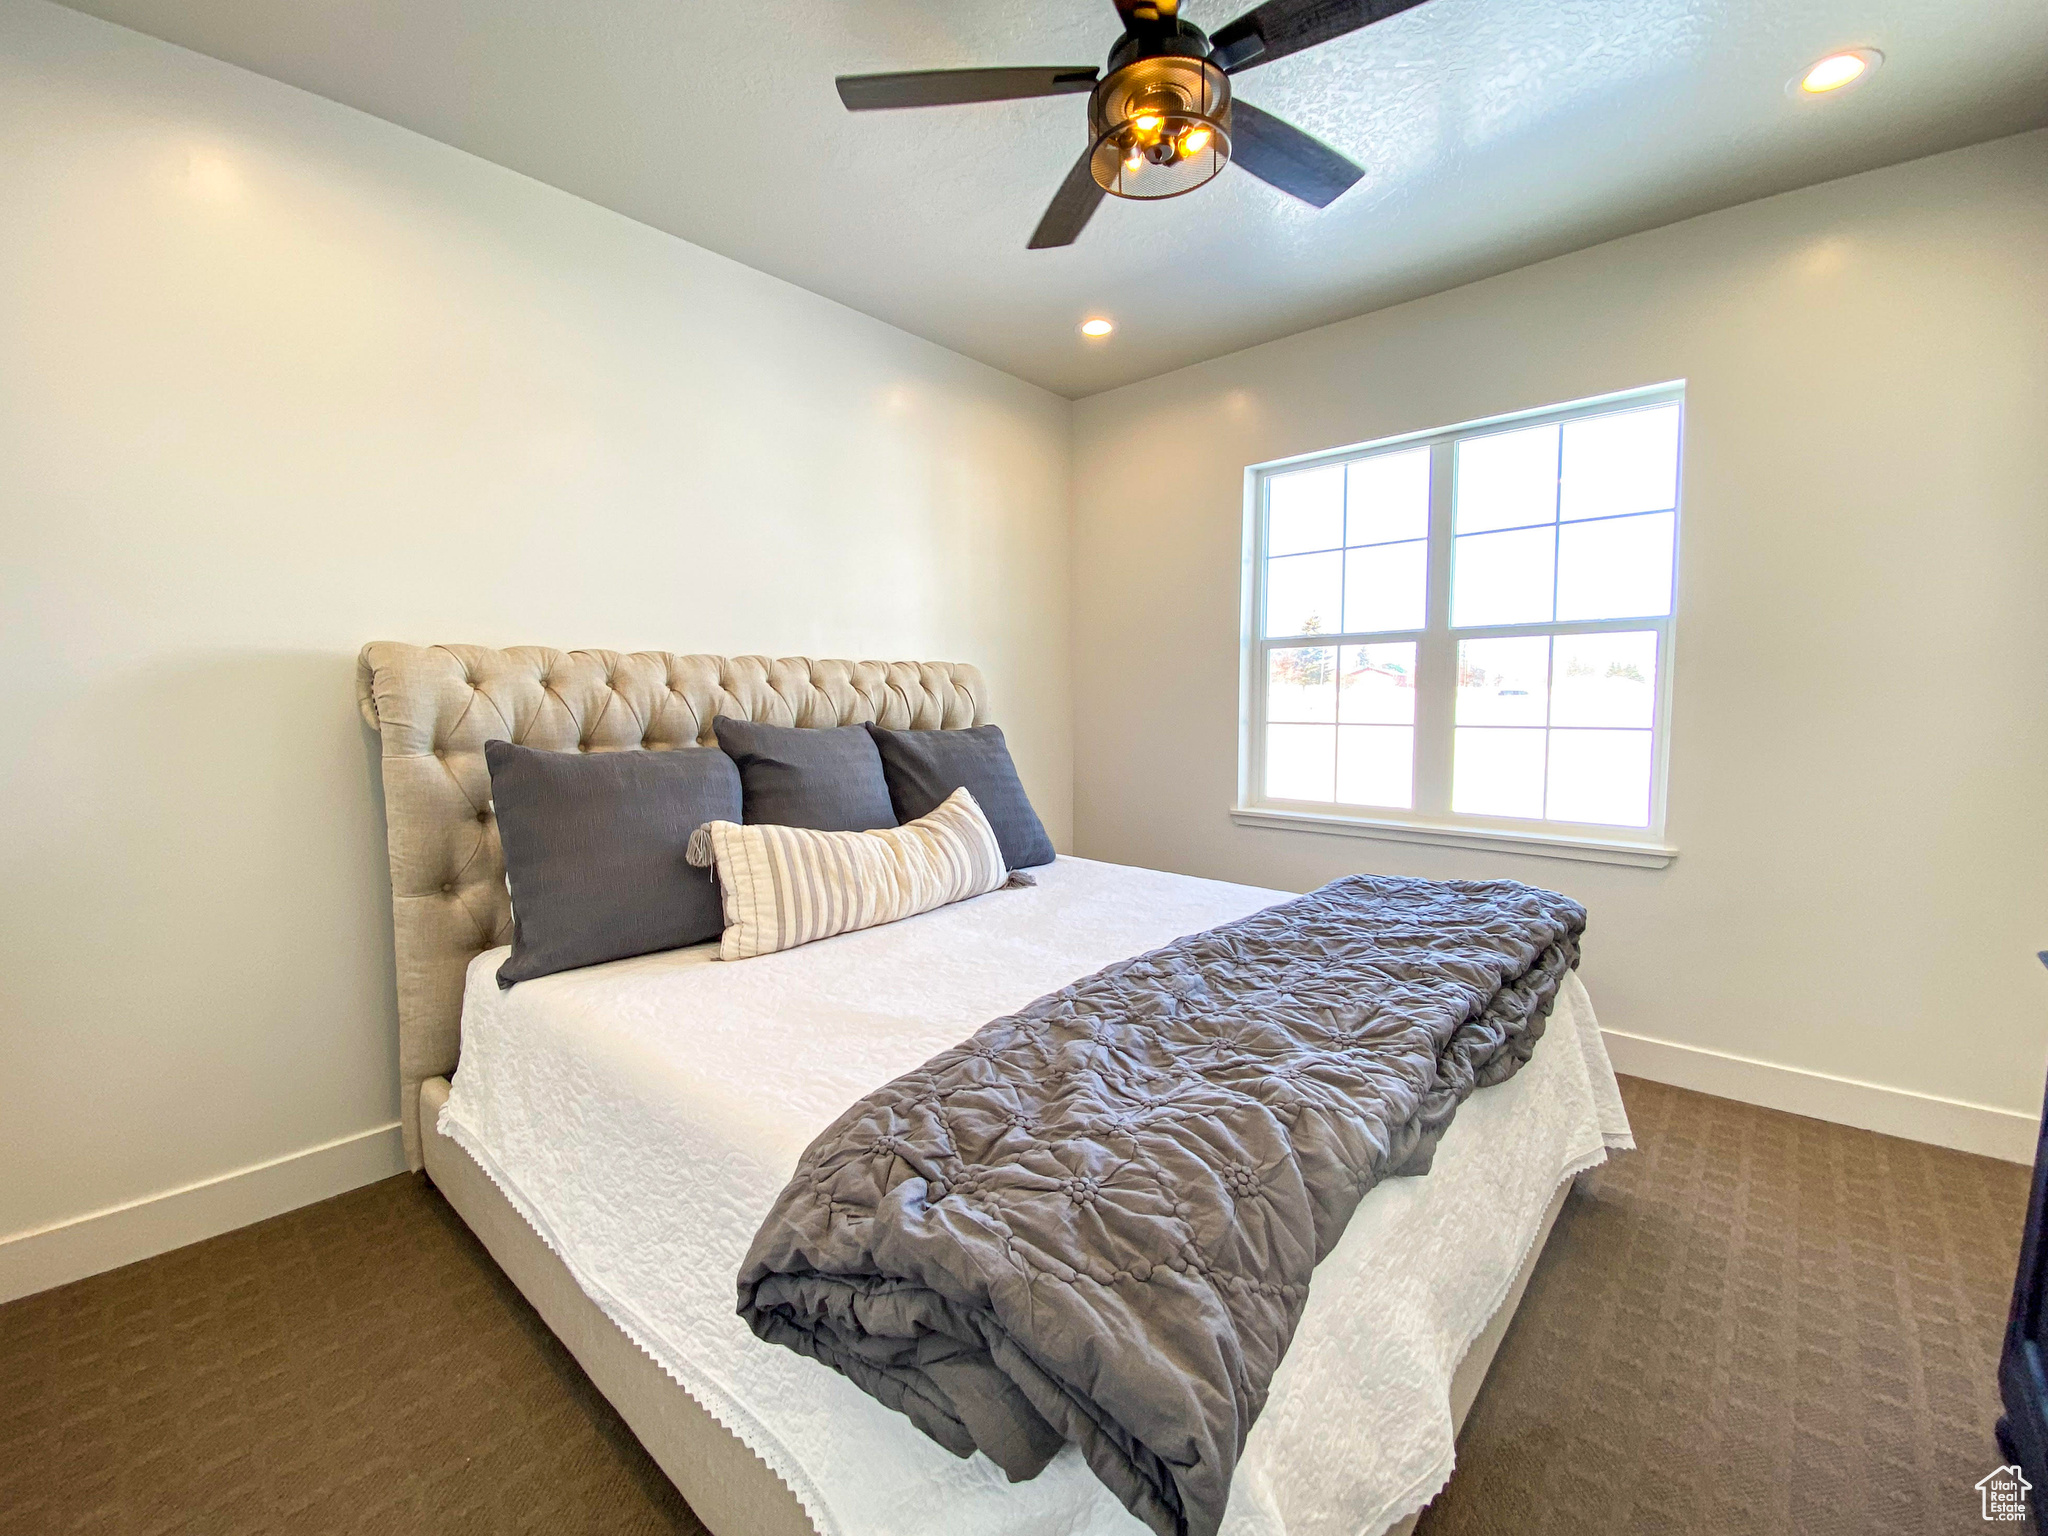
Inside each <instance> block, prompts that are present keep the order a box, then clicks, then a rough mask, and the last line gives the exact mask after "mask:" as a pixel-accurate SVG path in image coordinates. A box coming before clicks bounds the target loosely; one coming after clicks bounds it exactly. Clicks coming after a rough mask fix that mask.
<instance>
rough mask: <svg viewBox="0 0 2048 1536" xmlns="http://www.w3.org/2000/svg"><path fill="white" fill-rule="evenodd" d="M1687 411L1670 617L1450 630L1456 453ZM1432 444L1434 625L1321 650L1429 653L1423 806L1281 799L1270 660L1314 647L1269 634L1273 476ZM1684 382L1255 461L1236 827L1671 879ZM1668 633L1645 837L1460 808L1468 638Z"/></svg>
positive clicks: (1420, 682) (1660, 660) (1660, 654)
mask: <svg viewBox="0 0 2048 1536" xmlns="http://www.w3.org/2000/svg"><path fill="white" fill-rule="evenodd" d="M1666 404H1670V405H1676V406H1678V408H1679V435H1678V440H1679V448H1678V453H1679V476H1678V483H1679V491H1678V496H1677V500H1676V504H1675V505H1674V507H1673V529H1674V531H1673V537H1672V575H1671V609H1672V611H1671V612H1670V613H1668V614H1665V615H1664V616H1662V617H1660V618H1636V619H1602V620H1593V621H1577V622H1569V623H1560V622H1553V623H1548V624H1496V625H1487V626H1484V627H1471V628H1465V629H1455V630H1454V629H1453V628H1452V627H1451V622H1450V619H1451V613H1450V607H1451V564H1452V560H1453V558H1454V555H1455V545H1454V542H1453V540H1454V533H1453V529H1452V522H1451V519H1452V513H1453V508H1454V507H1455V505H1456V501H1455V495H1456V484H1455V478H1456V462H1457V453H1456V444H1457V443H1458V442H1459V441H1460V440H1461V439H1466V438H1472V437H1478V436H1483V435H1486V434H1488V433H1492V432H1503V431H1513V430H1516V429H1519V428H1523V427H1536V426H1548V425H1550V424H1551V423H1553V422H1567V421H1573V420H1576V419H1578V418H1580V417H1584V416H1600V415H1605V414H1607V413H1608V412H1611V411H1615V410H1622V409H1628V408H1631V407H1645V406H1655V405H1666ZM1422 446H1427V447H1428V448H1429V450H1430V482H1429V536H1428V543H1429V554H1428V574H1427V577H1426V580H1427V582H1428V606H1427V611H1426V614H1425V620H1424V627H1423V628H1421V629H1419V630H1400V631H1376V632H1371V633H1360V634H1350V633H1345V634H1333V635H1317V636H1315V637H1314V641H1313V643H1314V644H1316V645H1319V646H1329V647H1333V648H1334V647H1337V646H1342V645H1379V644H1386V643H1389V642H1394V643H1399V642H1404V641H1411V640H1412V641H1414V642H1415V646H1416V689H1415V779H1414V783H1415V792H1414V795H1413V801H1414V807H1415V808H1414V809H1413V810H1407V811H1402V810H1392V809H1386V808H1381V807H1361V806H1343V805H1330V804H1324V803H1320V802H1306V801H1295V800H1271V799H1267V798H1265V797H1264V795H1263V794H1262V793H1261V786H1263V784H1264V783H1265V762H1264V756H1265V738H1266V732H1265V718H1266V682H1267V677H1268V663H1267V656H1268V654H1269V653H1270V652H1271V651H1273V650H1275V649H1283V650H1284V649H1288V648H1291V647H1295V646H1299V645H1302V644H1303V643H1305V642H1304V640H1303V639H1302V637H1300V636H1288V637H1285V638H1282V639H1276V640H1268V639H1266V638H1265V627H1266V625H1265V587H1266V583H1265V569H1266V488H1267V485H1268V483H1269V482H1270V481H1271V479H1272V478H1273V477H1274V476H1275V475H1278V474H1283V473H1287V472H1291V471H1294V470H1300V469H1314V468H1320V467H1322V466H1325V465H1331V464H1349V463H1352V462H1355V461H1357V460H1359V459H1367V458H1372V457H1375V456H1376V455H1379V454H1383V453H1394V452H1401V451H1406V450H1412V449H1414V448H1417V447H1422ZM1684 470H1685V384H1684V381H1683V380H1679V381H1675V382H1672V383H1667V384H1655V385H1650V386H1647V387H1645V388H1642V389H1632V390H1624V391H1622V392H1620V393H1618V394H1612V395H1601V396H1598V397H1596V398H1593V399H1588V400H1575V401H1572V402H1571V403H1569V404H1566V405H1558V406H1547V407H1545V408H1543V409H1541V410H1534V411H1523V412H1518V413H1516V414H1514V415H1508V416H1491V417H1487V418H1485V419H1483V420H1479V421H1468V422H1463V423H1461V424H1459V425H1457V426H1454V427H1444V428H1440V429H1438V430H1435V431H1429V432H1413V433H1409V434H1406V435H1405V436H1401V437H1390V438H1382V439H1380V440H1378V441H1376V442H1370V443H1362V444H1357V445H1354V446H1352V447H1349V448H1337V449H1332V450H1330V451H1328V452H1325V453H1313V454H1303V455H1301V456H1299V457H1296V458H1291V459H1276V460H1273V461H1271V462H1269V463H1265V464H1255V465H1252V466H1251V467H1250V468H1249V469H1247V470H1246V471H1245V545H1244V593H1243V599H1244V601H1243V628H1242V631H1241V651H1242V657H1241V660H1242V681H1241V686H1240V689H1239V701H1240V706H1239V712H1238V791H1237V804H1236V805H1235V806H1234V807H1233V808H1232V810H1231V818H1232V820H1234V821H1236V822H1237V823H1238V824H1239V825H1242V826H1257V827H1277V828H1283V829H1288V830H1296V831H1315V832H1337V833H1343V834H1347V835H1350V836H1355V837H1371V838H1380V839H1384V840H1389V841H1394V842H1410V843H1433V844H1438V845H1444V846H1451V847H1461V848H1477V849H1483V850H1488V851H1493V852H1501V853H1524V854H1538V855H1542V856H1545V857H1551V858H1566V859H1581V860H1586V861H1589V862H1593V863H1602V864H1628V865H1636V866H1639V867H1645V868H1652V869H1661V868H1663V867H1664V866H1665V865H1667V864H1669V863H1670V862H1671V861H1672V859H1674V858H1675V857H1677V854H1678V850H1677V849H1676V848H1675V847H1672V846H1671V845H1670V844H1668V843H1667V842H1665V840H1664V829H1665V817H1666V805H1665V789H1666V779H1667V772H1668V768H1669V756H1670V741H1671V678H1672V667H1673V661H1674V651H1675V648H1676V638H1677V637H1676V630H1677V608H1678V560H1679V554H1678V552H1679V548H1680V545H1681V543H1682V538H1681V536H1680V530H1682V529H1683V526H1684V513H1683V505H1684V501H1685V493H1684V483H1685V472H1684ZM1645 630H1651V631H1654V632H1655V633H1656V635H1657V702H1656V720H1655V724H1654V728H1653V730H1652V732H1651V763H1650V822H1649V826H1648V827H1647V828H1644V827H1604V826H1596V825H1590V824H1585V823H1577V822H1559V821H1537V820H1522V819H1517V818H1511V817H1504V816H1474V815H1470V814H1460V813H1458V812H1455V811H1453V810H1452V809H1451V808H1450V806H1451V753H1452V746H1453V741H1454V736H1453V734H1452V733H1453V730H1454V724H1453V721H1452V718H1451V711H1452V710H1453V708H1454V707H1455V704H1456V689H1455V686H1454V685H1453V684H1452V683H1450V682H1447V681H1446V679H1447V678H1452V677H1454V676H1455V669H1456V666H1457V642H1458V641H1459V640H1461V639H1492V638H1496V637H1508V636H1521V635H1552V636H1555V635H1582V634H1598V633H1601V632H1603V631H1605V632H1615V631H1626V632H1630V633H1641V632H1642V631H1645Z"/></svg>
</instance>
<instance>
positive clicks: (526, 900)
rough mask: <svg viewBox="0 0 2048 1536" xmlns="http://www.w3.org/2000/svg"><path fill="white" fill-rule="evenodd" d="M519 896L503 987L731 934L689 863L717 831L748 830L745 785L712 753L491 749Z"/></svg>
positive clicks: (705, 873) (504, 745) (700, 873)
mask: <svg viewBox="0 0 2048 1536" xmlns="http://www.w3.org/2000/svg"><path fill="white" fill-rule="evenodd" d="M484 760H485V761H486V762H487V763H489V764H490V769H491V800H492V803H493V804H494V805H495V806H496V808H497V816H498V837H499V840H500V841H501V842H502V843H503V844H504V848H505V875H506V879H507V880H508V882H509V883H510V885H511V887H512V954H511V957H510V958H509V959H507V960H506V961H505V963H504V964H503V965H501V966H499V967H498V985H499V986H501V987H510V986H512V985H513V984H514V983H515V982H521V981H531V980H533V979H534V978H535V977H536V976H550V975H553V974H554V973H555V972H556V971H568V970H574V969H575V968H576V967H577V966H582V965H596V964H598V963H599V962H600V961H604V960H620V959H623V958H625V957H626V956H627V955H644V954H647V953H649V952H650V951H653V950H657V949H678V948H680V947H681V946H683V945H685V944H701V943H703V942H704V941H705V940H706V939H715V938H717V937H718V936H719V935H720V933H722V932H723V931H724V929H725V909H724V905H723V903H722V902H721V901H720V899H719V893H718V881H717V879H716V878H715V877H714V876H713V874H712V872H711V871H710V870H708V869H694V868H692V867H691V866H690V864H689V862H688V861H687V860H685V859H684V857H683V853H684V850H685V849H686V848H687V847H688V845H689V842H690V834H691V833H692V832H694V831H696V830H697V829H698V828H699V827H701V826H703V825H704V823H705V822H707V821H737V820H738V819H739V815H740V776H739V773H738V771H737V770H736V769H735V768H734V767H733V763H732V759H731V758H729V757H727V756H726V755H725V754H724V753H723V752H714V751H711V750H710V749H709V748H703V747H685V748H682V749H680V750H677V751H672V752H588V753H584V752H536V751H535V750H533V749H532V748H531V747H516V746H514V745H513V744H512V743H511V742H509V741H493V742H490V743H488V744H487V745H486V746H485V747H484Z"/></svg>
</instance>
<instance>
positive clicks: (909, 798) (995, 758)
mask: <svg viewBox="0 0 2048 1536" xmlns="http://www.w3.org/2000/svg"><path fill="white" fill-rule="evenodd" d="M868 734H869V735H870V736H872V737H874V739H875V746H876V747H877V748H878V749H879V750H880V752H881V754H882V772H883V773H884V774H886V775H887V776H888V780H889V798H890V800H891V802H892V803H893V804H894V805H895V807H896V816H897V819H898V820H899V821H915V820H917V818H918V817H920V816H925V815H929V814H930V813H931V812H932V811H933V810H935V809H937V808H938V807H939V806H940V805H941V804H942V803H944V801H945V798H946V796H948V795H950V794H952V793H953V791H954V790H956V789H959V788H961V787H962V786H963V785H964V786H965V787H966V790H967V792H968V793H969V794H970V795H972V796H974V798H975V800H976V801H978V802H979V803H980V805H981V811H982V814H983V815H984V816H986V817H988V824H989V825H990V826H991V827H994V828H995V832H996V841H997V842H998V843H999V844H1001V845H1002V850H1003V861H1004V862H1005V863H1006V864H1008V865H1009V866H1010V868H1012V869H1029V868H1031V867H1032V866H1033V865H1034V864H1050V863H1051V862H1052V861H1053V858H1054V854H1053V849H1052V839H1051V838H1049V837H1047V836H1046V835H1045V824H1044V823H1043V822H1041V821H1040V820H1039V819H1038V812H1036V811H1034V810H1033V809H1032V808H1031V801H1030V798H1029V797H1028V796H1027V795H1026V794H1025V793H1024V785H1023V782H1022V781H1021V780H1019V779H1018V777H1017V765H1016V764H1015V763H1013V762H1011V761H1010V748H1009V744H1008V743H1006V742H1005V741H1004V740H1003V733H1002V729H1001V727H999V726H993V725H977V726H973V727H971V728H969V729H967V730H959V731H887V730H884V729H882V727H881V726H879V725H871V726H869V727H868Z"/></svg>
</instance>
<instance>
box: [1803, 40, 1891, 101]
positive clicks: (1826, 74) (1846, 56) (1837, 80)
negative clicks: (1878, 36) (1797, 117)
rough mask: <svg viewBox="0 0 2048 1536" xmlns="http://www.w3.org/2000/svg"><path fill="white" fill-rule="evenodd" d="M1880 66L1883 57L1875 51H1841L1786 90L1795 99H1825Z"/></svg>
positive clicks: (1816, 65) (1865, 49)
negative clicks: (1821, 97) (1805, 97)
mask: <svg viewBox="0 0 2048 1536" xmlns="http://www.w3.org/2000/svg"><path fill="white" fill-rule="evenodd" d="M1883 62H1884V55H1883V54H1881V53H1879V52H1878V51H1877V50H1876V49H1875V48H1844V49H1843V50H1842V51H1841V52H1839V53H1831V54H1829V55H1828V56H1827V57H1826V58H1824V59H1821V60H1819V61H1817V62H1816V63H1815V64H1814V66H1813V68H1811V69H1809V70H1808V71H1807V72H1806V73H1805V74H1803V75H1801V76H1800V77H1799V78H1798V79H1797V80H1794V81H1793V82H1792V84H1791V87H1790V88H1791V91H1792V94H1793V95H1795V96H1825V95H1827V94H1828V93H1829V92H1831V91H1839V90H1842V89H1844V88H1845V87H1848V86H1851V85H1854V84H1855V83H1856V82H1857V81H1859V80H1861V79H1864V78H1865V77H1866V76H1868V75H1869V74H1870V72H1871V71H1872V70H1874V69H1876V68H1877V66H1878V65H1880V64H1882V63H1883Z"/></svg>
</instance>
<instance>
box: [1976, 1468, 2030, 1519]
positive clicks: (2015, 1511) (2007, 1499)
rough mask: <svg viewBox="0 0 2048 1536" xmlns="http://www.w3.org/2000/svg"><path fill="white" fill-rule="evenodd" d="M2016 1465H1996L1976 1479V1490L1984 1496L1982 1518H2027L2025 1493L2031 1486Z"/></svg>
mask: <svg viewBox="0 0 2048 1536" xmlns="http://www.w3.org/2000/svg"><path fill="white" fill-rule="evenodd" d="M2033 1486H2034V1485H2033V1484H2032V1483H2030V1482H2028V1481H2027V1480H2026V1478H2025V1477H2024V1476H2023V1475H2022V1474H2021V1472H2020V1469H2019V1468H2018V1467H1997V1468H1994V1469H1993V1470H1992V1471H1991V1472H1990V1473H1989V1474H1988V1475H1986V1476H1984V1477H1981V1478H1979V1479H1978V1480H1977V1492H1978V1493H1979V1494H1981V1495H1983V1498H1984V1518H1985V1519H1986V1520H1999V1521H2023V1520H2025V1519H2026V1518H2027V1494H2028V1492H2029V1491H2030V1490H2031V1489H2032V1488H2033Z"/></svg>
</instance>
